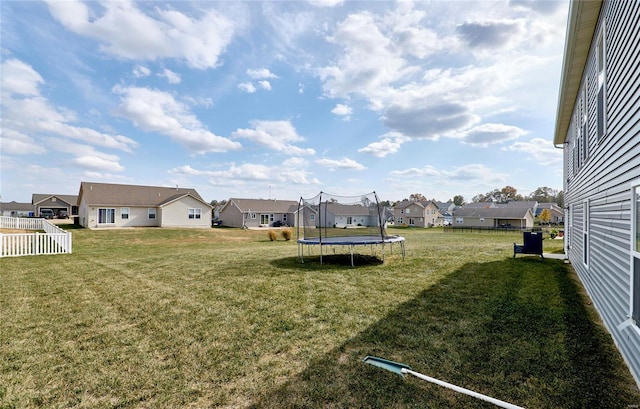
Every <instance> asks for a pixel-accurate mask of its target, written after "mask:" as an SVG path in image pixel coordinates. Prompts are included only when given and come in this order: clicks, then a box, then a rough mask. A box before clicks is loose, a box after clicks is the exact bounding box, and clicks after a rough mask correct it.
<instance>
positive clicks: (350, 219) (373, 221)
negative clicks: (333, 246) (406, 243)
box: [316, 202, 384, 228]
mask: <svg viewBox="0 0 640 409" xmlns="http://www.w3.org/2000/svg"><path fill="white" fill-rule="evenodd" d="M377 209H378V206H377V205H375V204H374V205H372V206H363V205H361V204H355V205H353V204H351V205H346V204H341V203H331V202H323V203H321V204H320V206H319V209H318V211H319V212H320V213H321V215H320V217H319V218H317V219H316V220H318V223H322V225H321V226H317V227H338V228H348V227H363V226H380V223H381V220H380V218H381V217H382V215H381V214H378V210H377ZM383 223H384V222H383Z"/></svg>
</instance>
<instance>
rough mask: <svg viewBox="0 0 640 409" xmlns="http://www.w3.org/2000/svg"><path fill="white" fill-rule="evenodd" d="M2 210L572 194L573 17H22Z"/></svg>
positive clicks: (540, 8)
mask: <svg viewBox="0 0 640 409" xmlns="http://www.w3.org/2000/svg"><path fill="white" fill-rule="evenodd" d="M0 8H1V16H0V18H1V33H0V34H1V53H2V54H1V55H2V66H1V69H2V71H1V75H2V95H1V96H2V98H1V109H2V111H1V115H2V118H1V120H2V122H1V125H2V134H1V139H0V149H1V151H0V160H1V163H0V170H1V172H2V174H1V177H0V194H1V195H2V201H11V200H15V201H18V202H30V201H31V195H32V193H52V194H77V193H78V189H79V185H80V182H81V181H93V182H105V183H125V184H141V185H154V186H156V185H157V186H175V185H179V186H181V187H191V188H196V189H197V190H198V192H199V193H200V194H201V195H202V196H203V198H205V200H207V201H210V200H213V199H216V200H222V199H228V198H229V197H246V198H264V199H267V198H271V199H274V198H276V199H291V200H297V199H298V198H300V197H301V196H303V197H312V196H315V195H316V194H317V193H318V192H320V191H324V192H329V193H334V194H346V195H358V194H362V193H366V192H370V191H373V190H375V191H376V192H377V193H378V196H379V197H380V198H381V199H383V200H391V201H394V200H400V199H403V198H407V197H409V195H411V194H412V193H421V194H423V195H425V196H426V197H428V198H435V199H437V200H442V201H446V200H448V199H451V198H452V197H453V196H454V195H463V196H464V197H465V199H466V200H467V201H469V200H471V198H472V197H473V196H474V195H476V194H478V193H486V192H488V191H490V190H493V189H496V188H498V189H499V188H502V187H503V186H505V185H511V186H514V187H516V188H517V189H518V192H519V193H521V194H525V195H526V194H528V193H530V192H532V191H533V190H535V189H536V188H537V187H540V186H549V187H552V188H555V189H561V188H562V151H561V150H559V149H555V148H554V146H553V143H552V136H553V130H554V121H555V113H556V107H557V95H558V85H559V79H560V70H561V66H562V52H563V46H564V36H565V27H566V16H567V9H568V3H567V2H566V1H562V2H556V1H529V0H519V1H430V2H406V1H403V2H390V1H389V2H382V1H375V2H367V1H357V2H355V1H353V2H352V1H339V0H315V1H306V2H303V1H292V2H284V1H277V2H276V1H274V2H257V1H249V2H215V1H204V2H199V1H174V2H165V1H157V2H153V1H144V2H133V1H125V0H120V1H116V2H96V1H89V2H82V1H71V0H69V1H50V2H36V1H3V2H2V3H0Z"/></svg>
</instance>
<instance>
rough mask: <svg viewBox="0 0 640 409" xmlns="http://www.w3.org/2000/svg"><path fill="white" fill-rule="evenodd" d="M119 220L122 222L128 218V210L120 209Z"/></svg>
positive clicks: (125, 208)
mask: <svg viewBox="0 0 640 409" xmlns="http://www.w3.org/2000/svg"><path fill="white" fill-rule="evenodd" d="M120 218H121V219H123V220H125V219H128V218H129V208H128V207H122V208H120Z"/></svg>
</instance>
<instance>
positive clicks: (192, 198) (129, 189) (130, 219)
mask: <svg viewBox="0 0 640 409" xmlns="http://www.w3.org/2000/svg"><path fill="white" fill-rule="evenodd" d="M211 215H212V207H211V205H210V204H209V203H207V202H205V201H204V200H203V199H202V197H200V195H199V194H198V192H196V191H195V189H185V188H178V187H175V188H173V187H158V186H136V185H118V184H109V183H94V182H81V183H80V192H79V193H78V223H79V224H80V225H81V226H83V227H87V228H90V229H98V228H104V227H186V228H211Z"/></svg>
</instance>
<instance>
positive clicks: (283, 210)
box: [219, 198, 298, 228]
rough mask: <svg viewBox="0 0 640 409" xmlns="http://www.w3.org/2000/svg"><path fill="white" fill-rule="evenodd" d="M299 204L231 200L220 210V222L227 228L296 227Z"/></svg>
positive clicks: (292, 202)
mask: <svg viewBox="0 0 640 409" xmlns="http://www.w3.org/2000/svg"><path fill="white" fill-rule="evenodd" d="M297 211H298V202H297V201H293V200H275V199H273V200H271V199H239V198H231V199H229V200H228V201H227V203H225V205H224V207H223V208H222V209H221V210H220V216H219V217H220V221H221V223H222V225H223V226H227V227H241V228H254V227H273V226H274V225H276V226H294V225H295V217H296V214H297Z"/></svg>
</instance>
